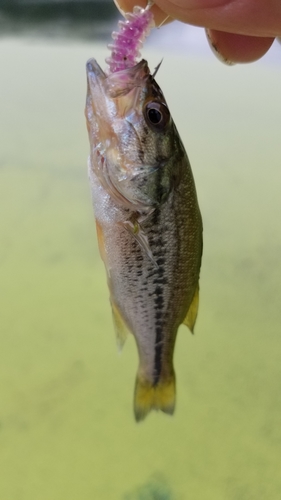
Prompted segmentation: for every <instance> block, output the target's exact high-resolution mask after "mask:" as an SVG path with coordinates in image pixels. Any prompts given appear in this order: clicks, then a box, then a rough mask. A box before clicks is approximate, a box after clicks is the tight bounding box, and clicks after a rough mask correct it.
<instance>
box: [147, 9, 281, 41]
mask: <svg viewBox="0 0 281 500" xmlns="http://www.w3.org/2000/svg"><path fill="white" fill-rule="evenodd" d="M155 2H156V3H157V5H158V6H159V7H160V8H161V9H162V10H164V11H165V12H168V13H169V14H170V15H171V16H172V17H174V18H176V19H179V20H181V21H184V22H186V23H189V24H195V25H198V26H204V27H207V28H212V29H216V30H220V31H228V32H230V33H239V34H241V35H253V36H266V37H276V36H279V35H281V2H280V0H155Z"/></svg>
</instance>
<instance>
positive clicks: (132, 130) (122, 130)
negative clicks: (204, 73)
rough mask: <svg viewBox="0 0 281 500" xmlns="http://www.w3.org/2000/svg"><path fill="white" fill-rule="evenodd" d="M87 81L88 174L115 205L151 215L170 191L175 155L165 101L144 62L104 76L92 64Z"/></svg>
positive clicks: (172, 130)
mask: <svg viewBox="0 0 281 500" xmlns="http://www.w3.org/2000/svg"><path fill="white" fill-rule="evenodd" d="M87 78H88V92H87V101H86V112H85V114H86V119H87V127H88V133H89V138H90V144H91V168H92V170H93V171H94V172H95V174H96V175H97V176H98V178H99V180H100V182H101V183H102V185H103V186H104V187H105V188H106V190H107V191H108V192H109V194H110V195H111V196H113V197H114V198H115V200H116V201H118V203H121V204H122V205H124V206H126V208H128V207H129V208H131V209H133V210H139V211H143V210H146V209H147V210H151V206H155V205H157V204H159V203H161V202H163V201H164V200H165V198H166V197H167V195H168V193H169V192H170V190H171V186H172V182H173V178H174V172H172V168H171V165H172V164H174V165H175V162H174V155H175V153H178V151H179V147H178V146H179V143H178V139H179V138H178V134H177V132H176V129H175V126H174V123H173V120H172V118H171V115H170V111H169V109H168V106H167V103H166V101H165V98H164V95H163V93H162V91H161V89H160V87H159V86H158V84H157V83H156V81H155V79H154V75H151V74H150V71H149V68H148V65H147V62H146V61H144V60H142V61H140V62H139V63H138V64H136V65H135V66H133V67H131V68H127V69H125V70H122V71H117V72H115V73H111V74H109V75H107V74H106V73H104V72H103V70H102V69H101V68H100V66H99V65H98V64H97V62H96V61H95V60H94V59H91V60H89V61H88V63H87ZM175 141H177V145H176V146H177V147H175Z"/></svg>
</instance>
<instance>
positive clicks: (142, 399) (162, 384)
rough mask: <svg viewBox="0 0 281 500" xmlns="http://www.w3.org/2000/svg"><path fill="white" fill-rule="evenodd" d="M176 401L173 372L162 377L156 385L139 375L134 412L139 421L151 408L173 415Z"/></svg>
mask: <svg viewBox="0 0 281 500" xmlns="http://www.w3.org/2000/svg"><path fill="white" fill-rule="evenodd" d="M175 402H176V381H175V374H174V372H172V373H171V374H170V375H169V377H166V378H161V377H160V380H159V382H157V384H156V385H152V384H151V382H149V381H148V380H145V379H143V377H141V376H140V375H138V376H137V379H136V385H135V399H134V412H135V419H136V421H137V422H140V421H141V420H144V419H145V417H146V415H147V414H148V413H149V412H150V411H151V410H161V411H163V412H164V413H168V414H169V415H172V414H173V413H174V410H175Z"/></svg>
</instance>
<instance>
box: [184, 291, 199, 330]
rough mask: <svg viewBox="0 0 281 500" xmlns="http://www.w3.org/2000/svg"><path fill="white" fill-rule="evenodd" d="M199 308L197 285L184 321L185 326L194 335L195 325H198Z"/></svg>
mask: <svg viewBox="0 0 281 500" xmlns="http://www.w3.org/2000/svg"><path fill="white" fill-rule="evenodd" d="M198 306H199V285H197V287H196V290H195V293H194V296H193V299H192V302H191V304H190V306H189V309H188V312H187V315H186V317H185V319H184V321H183V324H184V325H186V326H187V327H188V328H189V330H190V331H191V333H193V330H194V325H195V323H196V318H197V314H198Z"/></svg>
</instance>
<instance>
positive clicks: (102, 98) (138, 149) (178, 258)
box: [85, 3, 202, 421]
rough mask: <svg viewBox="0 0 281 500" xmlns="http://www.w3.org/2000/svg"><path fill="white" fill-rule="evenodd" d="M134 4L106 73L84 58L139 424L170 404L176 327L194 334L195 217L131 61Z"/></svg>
mask: <svg viewBox="0 0 281 500" xmlns="http://www.w3.org/2000/svg"><path fill="white" fill-rule="evenodd" d="M150 5H151V3H150V4H149V5H148V7H147V8H145V9H143V8H141V7H135V9H134V11H133V13H132V14H126V15H125V20H124V21H120V22H119V31H118V32H114V33H113V35H112V36H113V44H111V45H110V50H111V56H110V57H109V58H108V59H107V63H108V66H109V68H108V71H107V72H105V71H103V70H102V69H101V68H100V66H99V65H98V63H97V62H96V61H95V59H90V60H89V61H88V63H87V80H88V89H87V100H86V110H85V114H86V120H87V127H88V133H89V141H90V157H89V163H88V169H89V178H90V183H91V190H92V198H93V205H94V211H95V217H96V226H97V235H98V242H99V249H100V254H101V257H102V259H103V261H104V264H105V268H106V272H107V281H108V286H109V290H110V302H111V307H112V313H113V322H114V326H115V330H116V334H117V341H118V345H119V346H120V347H122V345H123V343H124V341H125V336H126V333H127V332H128V331H129V332H131V333H132V334H133V335H134V337H135V340H136V343H137V348H138V355H139V368H138V373H137V377H136V383H135V395H134V413H135V418H136V420H137V421H139V420H142V419H144V418H145V416H146V415H147V413H148V412H149V411H150V410H151V409H154V410H162V411H163V412H165V413H169V414H172V413H173V412H174V408H175V373H174V368H173V351H174V346H175V341H176V335H177V330H178V327H179V325H180V324H181V323H185V324H186V325H187V326H188V327H189V329H190V330H193V327H194V324H195V321H196V316H197V309H198V297H199V285H198V282H199V272H200V264H201V254H202V222H201V215H200V211H199V207H198V202H197V196H196V190H195V185H194V181H193V176H192V172H191V168H190V164H189V161H188V158H187V155H186V152H185V150H184V147H183V144H182V142H181V140H180V137H179V134H178V131H177V129H176V127H175V124H174V122H173V120H172V117H171V114H170V111H169V108H168V106H167V103H166V101H165V98H164V95H163V93H162V91H161V89H160V87H159V86H158V85H157V83H156V81H155V79H154V77H155V74H156V71H157V69H156V71H155V72H154V74H153V75H151V74H150V70H149V67H148V64H147V62H146V61H145V60H141V61H140V62H138V59H139V56H140V54H139V49H140V47H141V45H142V42H143V41H144V39H145V37H146V36H147V35H148V33H149V31H150V29H151V28H152V27H153V25H154V21H153V16H152V12H151V10H150Z"/></svg>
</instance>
